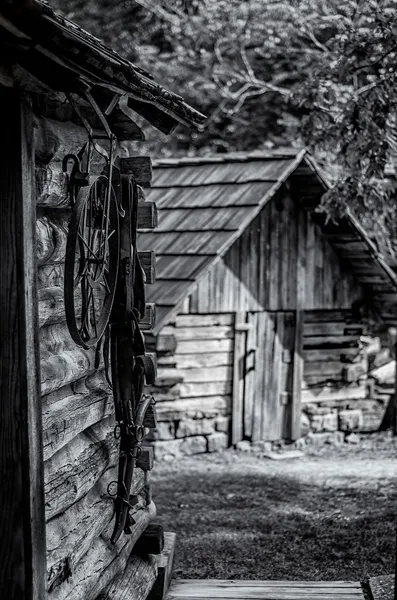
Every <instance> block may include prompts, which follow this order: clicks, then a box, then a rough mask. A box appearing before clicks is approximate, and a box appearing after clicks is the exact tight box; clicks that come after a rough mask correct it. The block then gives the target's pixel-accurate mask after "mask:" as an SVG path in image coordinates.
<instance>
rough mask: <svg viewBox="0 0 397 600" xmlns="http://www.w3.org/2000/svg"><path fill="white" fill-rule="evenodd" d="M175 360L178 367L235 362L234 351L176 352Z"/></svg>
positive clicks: (191, 367)
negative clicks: (210, 352) (209, 352)
mask: <svg viewBox="0 0 397 600" xmlns="http://www.w3.org/2000/svg"><path fill="white" fill-rule="evenodd" d="M173 360H174V361H175V364H176V365H177V367H178V369H200V368H204V367H226V366H229V365H232V364H233V353H232V352H215V353H213V354H175V355H174V357H173ZM159 366H160V362H159Z"/></svg>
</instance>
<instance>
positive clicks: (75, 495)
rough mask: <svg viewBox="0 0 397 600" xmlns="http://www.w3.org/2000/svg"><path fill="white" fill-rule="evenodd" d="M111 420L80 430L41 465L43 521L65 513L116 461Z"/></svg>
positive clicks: (116, 453)
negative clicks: (43, 499) (80, 431)
mask: <svg viewBox="0 0 397 600" xmlns="http://www.w3.org/2000/svg"><path fill="white" fill-rule="evenodd" d="M113 430H114V419H113V418H107V419H104V420H103V421H101V422H100V423H97V424H96V425H93V426H92V427H89V428H88V429H86V430H84V431H83V432H82V433H80V434H79V435H77V436H76V437H75V438H73V440H72V441H71V442H69V443H68V444H66V445H65V446H64V447H63V448H61V449H60V450H59V451H58V452H56V453H55V454H54V455H53V456H52V457H51V458H50V459H49V460H46V461H45V463H44V483H45V485H44V491H45V505H46V518H47V520H49V519H51V518H53V517H54V516H56V515H57V514H59V513H61V512H63V511H65V510H67V509H68V508H69V507H70V506H71V505H72V504H74V502H77V501H78V500H79V499H80V498H82V497H83V496H85V494H86V493H87V492H88V491H89V490H90V489H91V488H92V486H93V485H94V484H95V483H96V482H97V481H98V479H99V478H100V477H101V475H102V474H103V473H104V472H105V471H106V469H108V468H109V467H110V466H113V465H115V464H116V462H117V455H118V443H117V441H116V440H115V438H114V434H113Z"/></svg>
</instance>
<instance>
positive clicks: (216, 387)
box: [180, 381, 232, 398]
mask: <svg viewBox="0 0 397 600" xmlns="http://www.w3.org/2000/svg"><path fill="white" fill-rule="evenodd" d="M231 391H232V382H231V381H216V382H211V383H181V384H180V397H181V398H194V397H196V396H218V395H225V396H227V395H229V394H230V393H231Z"/></svg>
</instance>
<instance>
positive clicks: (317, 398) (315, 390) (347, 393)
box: [302, 384, 366, 403]
mask: <svg viewBox="0 0 397 600" xmlns="http://www.w3.org/2000/svg"><path fill="white" fill-rule="evenodd" d="M302 387H303V386H302ZM365 397H366V388H365V385H356V384H352V385H350V386H343V387H341V388H336V387H333V386H313V387H310V388H307V389H303V390H302V403H305V402H328V401H329V400H331V401H336V400H360V399H363V398H365Z"/></svg>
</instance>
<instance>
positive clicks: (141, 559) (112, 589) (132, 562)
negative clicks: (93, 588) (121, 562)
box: [96, 554, 158, 600]
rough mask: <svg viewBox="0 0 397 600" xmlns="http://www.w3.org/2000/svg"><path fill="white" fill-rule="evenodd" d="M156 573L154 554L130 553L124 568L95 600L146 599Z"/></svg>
mask: <svg viewBox="0 0 397 600" xmlns="http://www.w3.org/2000/svg"><path fill="white" fill-rule="evenodd" d="M157 573H158V569H157V561H156V557H155V556H153V555H151V554H148V555H147V556H136V555H135V554H132V555H131V556H130V558H129V559H128V562H127V565H126V567H125V570H124V571H123V572H122V573H120V574H119V575H118V576H117V577H115V578H114V580H113V581H112V582H111V584H110V585H109V586H107V587H106V589H105V590H104V591H103V592H102V593H101V594H100V595H99V596H98V597H97V598H96V600H115V599H116V598H117V600H146V598H147V596H148V594H149V592H150V590H151V588H152V587H153V584H154V582H155V581H156V578H157Z"/></svg>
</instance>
